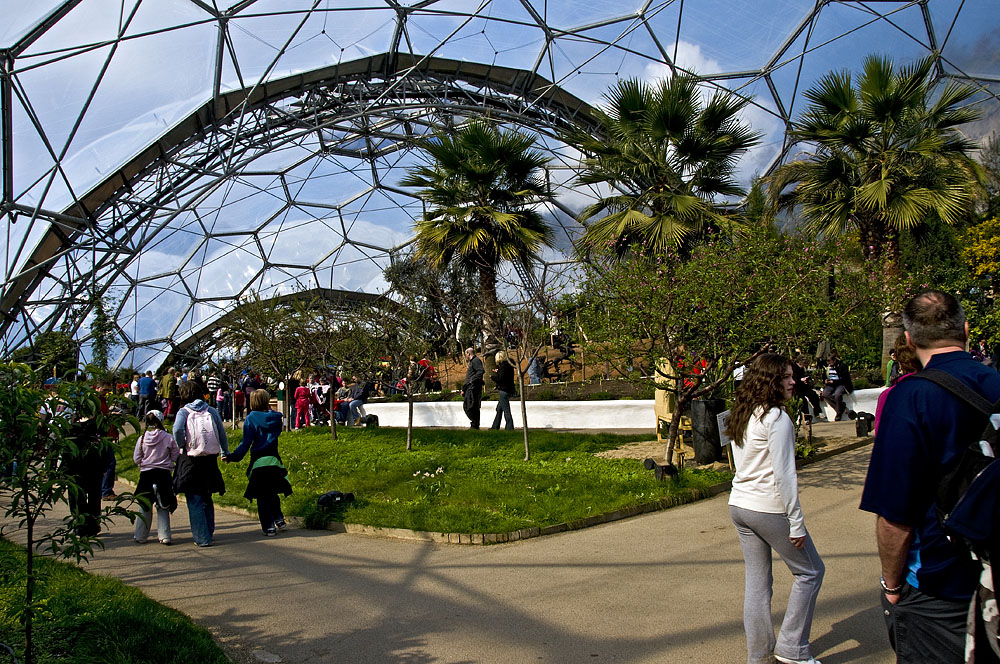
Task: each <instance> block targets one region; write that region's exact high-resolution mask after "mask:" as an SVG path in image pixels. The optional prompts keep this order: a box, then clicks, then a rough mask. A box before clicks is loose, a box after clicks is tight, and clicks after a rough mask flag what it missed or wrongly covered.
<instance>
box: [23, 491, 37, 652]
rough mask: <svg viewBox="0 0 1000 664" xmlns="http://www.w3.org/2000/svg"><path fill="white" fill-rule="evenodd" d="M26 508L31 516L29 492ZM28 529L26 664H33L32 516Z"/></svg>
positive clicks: (33, 528) (25, 605)
mask: <svg viewBox="0 0 1000 664" xmlns="http://www.w3.org/2000/svg"><path fill="white" fill-rule="evenodd" d="M23 496H24V503H25V505H24V506H25V508H26V510H25V511H27V512H28V513H29V514H30V513H31V509H30V508H29V506H28V500H29V496H28V492H27V491H25V492H23ZM27 521H28V524H27V525H28V528H27V535H26V537H27V542H26V544H25V546H26V549H27V556H28V560H27V565H26V567H27V570H26V576H27V578H26V580H25V590H24V664H33V662H34V652H33V650H34V645H33V643H32V641H33V635H32V623H33V622H34V619H35V612H34V609H33V608H32V604H33V603H34V601H35V555H34V554H35V520H34V518H32V517H31V516H29V517H28V519H27Z"/></svg>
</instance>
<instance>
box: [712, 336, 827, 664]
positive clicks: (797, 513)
mask: <svg viewBox="0 0 1000 664" xmlns="http://www.w3.org/2000/svg"><path fill="white" fill-rule="evenodd" d="M794 390H795V378H794V375H793V373H792V363H791V362H790V361H789V360H787V359H786V358H784V357H782V356H780V355H775V354H773V353H767V354H764V355H761V356H760V357H759V358H757V360H756V361H755V362H754V363H753V365H751V366H750V368H749V370H748V371H747V372H746V376H745V378H744V380H743V382H742V384H741V385H740V387H739V390H737V392H736V402H735V404H734V405H733V408H732V412H731V413H730V415H729V420H728V424H727V427H726V429H727V430H726V433H727V434H728V435H729V437H730V438H731V439H732V440H733V441H734V446H733V457H734V460H735V463H736V476H735V477H734V478H733V488H732V492H731V493H730V496H729V513H730V516H731V518H732V521H733V524H734V525H735V526H736V532H737V534H738V535H739V539H740V547H741V548H742V549H743V560H744V562H745V565H746V594H745V596H744V599H743V627H744V629H745V630H746V637H747V664H771V663H772V662H773V661H774V660H775V659H777V660H778V661H779V662H784V663H785V664H820V663H819V662H818V661H817V660H816V659H814V658H813V656H812V653H811V652H810V648H809V631H810V629H811V628H812V619H813V611H814V609H815V607H816V596H817V595H818V594H819V589H820V586H821V585H822V583H823V574H824V571H825V567H824V565H823V561H822V560H821V559H820V557H819V554H818V553H817V552H816V547H815V546H814V545H813V542H812V538H811V537H809V533H808V531H807V530H806V526H805V520H804V518H803V516H802V509H801V507H800V506H799V489H798V476H797V475H796V472H795V426H794V425H793V424H792V420H791V418H790V417H789V416H788V413H787V412H786V411H785V407H784V404H785V402H786V401H788V400H789V399H790V398H792V394H793V391H794ZM772 550H774V551H777V552H778V555H780V556H781V558H782V560H784V561H785V565H786V566H787V567H788V570H789V571H790V572H791V573H792V575H793V576H794V577H795V581H794V583H793V584H792V591H791V593H790V594H789V596H788V608H787V609H786V611H785V618H784V620H783V621H782V623H781V631H780V632H779V633H778V638H777V640H775V638H774V626H773V625H772V623H771V593H772V590H771V584H772V575H771V551H772Z"/></svg>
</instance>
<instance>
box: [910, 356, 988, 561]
mask: <svg viewBox="0 0 1000 664" xmlns="http://www.w3.org/2000/svg"><path fill="white" fill-rule="evenodd" d="M914 376H915V377H918V378H925V379H927V380H929V381H931V382H933V383H936V384H938V385H940V386H941V387H943V388H944V389H946V390H948V391H949V392H950V393H951V394H953V395H954V396H956V397H957V398H959V399H961V400H962V401H964V402H965V403H967V404H969V405H970V406H972V407H973V408H975V409H976V410H978V411H979V412H981V413H982V414H983V415H984V416H985V417H986V427H985V429H984V430H983V433H982V434H981V435H980V436H979V440H974V441H970V442H969V445H968V446H967V447H966V448H965V450H964V451H963V452H962V454H961V455H960V456H959V457H958V458H957V459H956V460H954V461H952V463H951V464H949V465H948V466H947V467H946V468H945V469H944V472H943V473H942V475H941V478H940V480H939V482H938V485H937V488H936V491H935V503H936V504H937V510H938V520H939V521H940V522H941V525H942V526H943V527H944V529H945V532H946V533H948V535H949V536H950V537H951V538H952V539H955V538H956V537H957V538H959V539H960V541H963V542H964V543H965V544H966V545H967V546H968V547H969V548H970V549H971V550H972V551H973V552H974V553H975V554H976V555H977V556H979V557H981V558H985V559H987V560H989V559H990V555H989V554H990V551H989V550H988V549H989V547H990V545H991V544H992V545H995V544H996V543H997V541H998V540H1000V464H996V463H994V461H995V460H996V455H997V453H998V452H1000V402H997V403H996V404H991V403H990V402H989V401H987V400H986V399H985V398H984V397H983V396H981V395H980V394H979V393H978V392H976V391H975V390H973V389H972V388H970V387H969V386H968V385H966V384H965V383H963V382H962V381H960V380H958V379H957V378H955V377H954V376H952V375H951V374H949V373H946V372H944V371H941V370H939V369H925V370H924V371H921V372H919V373H916V374H914Z"/></svg>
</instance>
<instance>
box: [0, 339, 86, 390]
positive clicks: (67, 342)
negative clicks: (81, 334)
mask: <svg viewBox="0 0 1000 664" xmlns="http://www.w3.org/2000/svg"><path fill="white" fill-rule="evenodd" d="M78 353H79V346H78V345H77V343H76V340H75V339H73V335H72V333H70V332H69V331H68V330H67V329H62V330H51V331H49V332H42V333H40V334H38V335H37V336H36V337H35V338H34V340H33V342H32V345H31V346H25V347H22V348H18V349H17V350H15V351H14V352H13V353H11V355H10V359H11V360H12V361H15V362H24V363H26V364H28V365H30V366H31V367H33V368H34V370H35V371H36V372H37V373H38V374H39V375H44V376H45V377H46V378H48V377H54V378H65V377H67V376H68V375H70V374H73V373H75V372H76V370H77V355H78Z"/></svg>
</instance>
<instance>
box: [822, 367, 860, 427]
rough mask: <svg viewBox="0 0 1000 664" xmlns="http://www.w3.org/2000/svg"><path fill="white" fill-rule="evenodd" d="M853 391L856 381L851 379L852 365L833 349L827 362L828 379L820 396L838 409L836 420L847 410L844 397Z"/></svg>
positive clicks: (835, 409)
mask: <svg viewBox="0 0 1000 664" xmlns="http://www.w3.org/2000/svg"><path fill="white" fill-rule="evenodd" d="M853 391H854V382H853V381H852V380H851V369H850V367H848V366H847V364H846V363H845V362H844V361H843V360H842V359H840V355H838V354H837V351H835V350H831V351H830V358H829V359H828V360H827V363H826V381H825V384H824V385H823V393H822V394H821V395H820V396H821V397H823V401H825V402H827V403H828V404H830V406H831V407H832V408H833V409H834V411H836V413H837V416H836V417H835V418H834V421H837V420H839V419H841V417H843V415H844V411H845V410H847V404H845V403H844V397H845V396H846V395H848V394H850V393H851V392H853Z"/></svg>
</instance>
